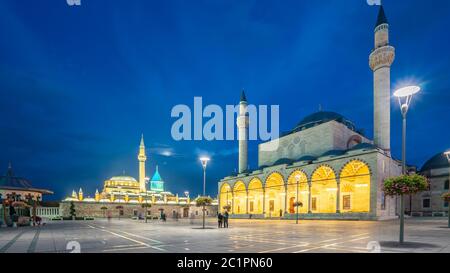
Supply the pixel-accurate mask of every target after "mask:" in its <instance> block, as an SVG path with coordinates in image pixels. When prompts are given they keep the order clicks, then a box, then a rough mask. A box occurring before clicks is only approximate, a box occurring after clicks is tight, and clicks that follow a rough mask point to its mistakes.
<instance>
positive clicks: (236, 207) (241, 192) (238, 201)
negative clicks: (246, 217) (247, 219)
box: [233, 181, 247, 214]
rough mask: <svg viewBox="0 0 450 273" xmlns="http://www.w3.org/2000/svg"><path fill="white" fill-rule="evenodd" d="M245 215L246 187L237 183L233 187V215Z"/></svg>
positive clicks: (239, 182)
mask: <svg viewBox="0 0 450 273" xmlns="http://www.w3.org/2000/svg"><path fill="white" fill-rule="evenodd" d="M246 213H247V187H246V186H245V184H244V182H242V181H238V182H236V183H235V184H234V187H233V214H246Z"/></svg>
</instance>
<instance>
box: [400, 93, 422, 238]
mask: <svg viewBox="0 0 450 273" xmlns="http://www.w3.org/2000/svg"><path fill="white" fill-rule="evenodd" d="M419 91H420V87H419V86H406V87H403V88H400V89H398V90H397V91H395V92H394V96H395V97H397V98H398V103H399V104H400V109H401V112H402V117H403V131H402V173H403V175H406V114H407V113H408V110H409V106H410V105H411V101H412V98H413V96H414V95H415V94H417V93H418V92H419ZM404 213H405V200H404V198H403V195H402V196H401V197H400V243H403V241H404V226H405V215H404Z"/></svg>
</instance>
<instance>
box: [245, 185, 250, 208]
mask: <svg viewBox="0 0 450 273" xmlns="http://www.w3.org/2000/svg"><path fill="white" fill-rule="evenodd" d="M245 193H246V194H247V197H246V202H245V204H246V212H245V214H249V213H248V190H247V191H246V192H245Z"/></svg>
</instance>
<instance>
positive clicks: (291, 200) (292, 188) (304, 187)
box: [287, 170, 309, 214]
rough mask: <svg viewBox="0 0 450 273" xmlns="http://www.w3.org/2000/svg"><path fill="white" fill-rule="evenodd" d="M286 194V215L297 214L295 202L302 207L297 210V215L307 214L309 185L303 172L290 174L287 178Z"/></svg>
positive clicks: (297, 171)
mask: <svg viewBox="0 0 450 273" xmlns="http://www.w3.org/2000/svg"><path fill="white" fill-rule="evenodd" d="M297 182H298V183H297ZM297 186H298V190H297ZM287 194H288V198H287V200H288V201H287V202H288V205H287V207H288V209H287V212H288V213H291V214H293V213H297V208H296V206H295V203H297V202H300V203H301V204H302V206H300V207H299V208H298V211H299V213H308V206H309V185H308V178H307V176H306V174H305V173H304V172H303V171H299V170H296V171H294V172H292V173H291V175H290V176H289V178H288V184H287ZM297 194H298V198H297Z"/></svg>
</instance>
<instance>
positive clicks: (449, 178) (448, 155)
mask: <svg viewBox="0 0 450 273" xmlns="http://www.w3.org/2000/svg"><path fill="white" fill-rule="evenodd" d="M444 155H445V156H446V157H447V160H448V165H449V166H448V168H449V171H448V181H450V150H448V151H446V152H445V153H444ZM449 183H450V182H449ZM447 200H448V199H447ZM447 205H448V227H449V228H450V202H449V201H447Z"/></svg>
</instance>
